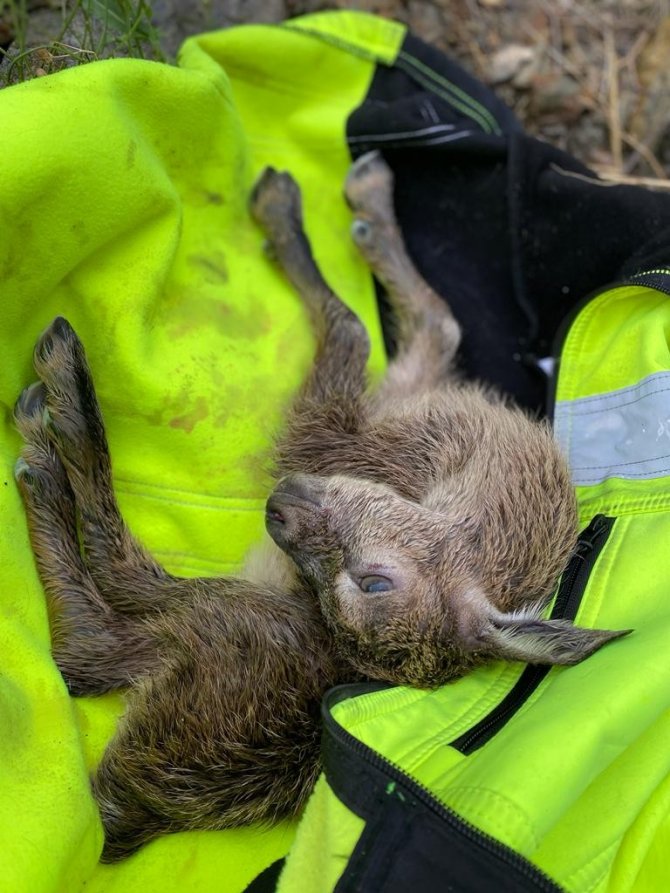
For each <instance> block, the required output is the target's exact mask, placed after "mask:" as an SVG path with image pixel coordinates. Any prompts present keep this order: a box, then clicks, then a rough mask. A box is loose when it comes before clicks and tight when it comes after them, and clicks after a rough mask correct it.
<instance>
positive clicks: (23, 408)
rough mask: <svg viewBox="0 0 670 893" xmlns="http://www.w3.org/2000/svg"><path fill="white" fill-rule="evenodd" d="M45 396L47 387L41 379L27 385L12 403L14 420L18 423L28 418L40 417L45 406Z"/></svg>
mask: <svg viewBox="0 0 670 893" xmlns="http://www.w3.org/2000/svg"><path fill="white" fill-rule="evenodd" d="M46 396H47V389H46V387H45V386H44V384H43V383H42V382H41V381H34V382H33V383H32V384H30V385H28V387H27V388H24V389H23V390H22V391H21V393H20V394H19V399H18V400H17V401H16V403H15V404H14V420H15V421H16V422H17V423H20V422H22V421H24V420H28V419H30V420H33V419H38V418H39V419H41V418H42V413H43V412H44V410H45V407H46Z"/></svg>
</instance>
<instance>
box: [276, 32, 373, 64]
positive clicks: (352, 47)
mask: <svg viewBox="0 0 670 893" xmlns="http://www.w3.org/2000/svg"><path fill="white" fill-rule="evenodd" d="M279 27H280V28H285V29H286V30H287V31H293V33H294V34H306V35H307V36H308V37H315V38H316V39H317V40H322V41H323V42H324V43H328V44H330V45H331V46H334V47H336V49H338V50H346V52H348V53H350V54H351V55H352V56H358V57H359V58H361V59H365V61H366V62H375V63H376V64H379V63H380V61H381V62H382V64H385V63H383V60H380V58H379V56H377V55H375V53H374V52H372V51H371V50H366V49H364V48H363V47H361V46H357V45H356V44H354V43H348V42H347V41H346V40H343V39H342V38H341V37H336V36H335V35H334V34H327V33H324V32H323V31H317V30H316V29H313V28H303V27H302V26H297V25H293V24H291V22H282V23H281V24H280V25H279Z"/></svg>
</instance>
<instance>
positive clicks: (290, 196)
mask: <svg viewBox="0 0 670 893" xmlns="http://www.w3.org/2000/svg"><path fill="white" fill-rule="evenodd" d="M301 204H302V203H301V199H300V187H299V186H298V184H297V183H296V181H295V180H294V179H293V177H292V176H291V175H290V174H288V173H286V172H285V171H277V170H275V169H274V168H273V167H266V168H265V170H264V171H263V172H262V173H261V175H260V177H259V178H258V180H257V181H256V184H255V185H254V187H253V189H252V190H251V196H250V198H249V210H250V212H251V215H252V217H253V218H254V219H255V220H256V221H257V222H258V223H260V224H261V226H263V227H264V228H265V229H267V230H269V231H272V230H274V229H279V230H280V231H283V230H286V229H287V228H288V227H289V226H294V227H296V226H297V227H298V228H301V227H302V210H301Z"/></svg>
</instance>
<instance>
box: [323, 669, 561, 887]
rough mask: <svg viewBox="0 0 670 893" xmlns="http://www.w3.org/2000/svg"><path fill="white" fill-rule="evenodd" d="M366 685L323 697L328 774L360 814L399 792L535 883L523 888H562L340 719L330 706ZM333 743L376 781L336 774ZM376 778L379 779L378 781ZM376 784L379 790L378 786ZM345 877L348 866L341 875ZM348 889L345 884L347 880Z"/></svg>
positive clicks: (400, 796)
mask: <svg viewBox="0 0 670 893" xmlns="http://www.w3.org/2000/svg"><path fill="white" fill-rule="evenodd" d="M356 689H358V690H356ZM345 690H346V691H345ZM363 690H367V689H366V688H364V687H362V686H349V685H346V686H345V685H343V686H338V687H337V688H334V689H332V690H331V692H329V694H328V695H327V696H326V698H325V699H324V702H323V719H324V757H325V758H324V769H325V774H326V778H327V780H328V784H329V785H330V787H331V788H332V790H333V791H334V792H335V794H336V795H337V796H338V797H339V798H340V799H341V800H342V801H343V802H344V803H345V805H346V806H348V807H349V808H350V809H352V810H353V811H354V812H356V814H357V815H359V816H361V814H363V815H362V817H363V818H365V819H366V821H367V820H369V818H370V816H369V815H367V814H365V813H367V812H368V810H367V809H366V807H365V805H364V802H363V801H365V802H367V803H371V802H372V801H374V802H375V803H377V804H378V803H379V799H378V798H379V796H380V795H385V796H394V797H396V798H398V799H399V800H401V801H403V803H405V804H407V801H408V800H412V799H413V800H414V801H415V802H418V803H419V804H421V805H422V806H423V807H425V808H426V809H427V810H428V811H429V812H430V813H432V814H433V815H435V816H436V817H437V818H438V819H440V820H441V821H442V822H443V823H444V824H445V825H447V826H448V827H449V828H450V829H451V830H452V831H454V832H455V833H456V834H457V835H458V836H459V838H461V839H465V840H466V841H468V843H469V844H471V845H472V846H473V848H476V849H477V850H478V851H480V852H483V853H486V854H488V855H489V856H493V857H494V858H495V859H496V860H497V861H498V862H499V863H500V865H501V868H504V869H506V870H508V871H514V872H515V873H516V874H517V876H518V877H519V878H523V879H525V880H526V881H528V882H530V883H531V884H532V888H527V887H525V888H524V889H532V890H533V891H539V893H562V891H561V888H560V887H559V886H558V885H557V884H555V883H554V881H552V880H551V878H550V877H549V876H548V875H546V874H545V873H544V872H543V871H541V870H540V869H539V868H537V867H536V866H535V865H533V863H532V862H529V861H528V860H527V859H525V858H524V857H523V856H520V855H519V854H518V853H517V852H515V851H514V850H513V849H511V848H510V847H508V846H505V844H503V843H501V842H500V841H499V840H496V839H495V838H494V837H491V836H490V835H489V834H485V833H484V832H483V831H480V830H479V829H478V828H476V827H475V826H474V825H472V824H470V822H468V821H466V820H465V819H463V818H462V817H461V816H459V815H458V813H456V812H454V811H453V810H452V809H450V808H449V807H447V806H445V805H444V804H443V803H441V802H440V801H439V800H437V799H436V797H434V796H433V794H432V793H431V792H430V791H429V790H428V788H426V787H424V786H423V785H422V784H421V782H419V781H417V780H416V779H414V778H412V777H411V776H409V775H407V774H406V773H405V772H403V770H402V769H400V768H399V767H398V766H396V765H395V763H392V762H391V761H390V760H388V759H387V758H386V757H383V756H382V755H381V754H380V753H378V752H377V751H375V750H373V749H372V748H370V747H368V745H367V744H364V743H363V742H362V741H360V740H359V739H358V738H355V737H354V736H353V735H352V734H351V733H349V732H348V731H347V730H346V729H344V728H343V727H342V726H341V725H340V724H339V723H338V722H337V720H335V718H334V717H333V716H332V715H331V713H330V708H331V707H332V706H333V705H334V703H337V702H338V701H339V700H343V699H344V697H349V696H354V695H355V694H360V693H361V692H362V691H363ZM328 738H330V739H331V741H330V742H328ZM329 743H330V744H331V745H332V744H335V745H336V747H338V748H340V749H342V750H344V751H345V752H346V754H347V755H348V756H350V757H355V758H357V759H359V760H362V761H364V762H365V763H366V764H367V765H368V766H369V767H370V768H371V769H372V770H374V771H375V774H376V775H377V776H378V777H377V779H374V780H373V782H372V785H371V784H370V780H369V779H367V780H366V783H365V784H361V781H362V779H361V777H360V775H359V774H355V775H354V776H353V778H354V781H349V783H347V781H348V780H349V779H350V778H351V777H352V776H345V779H344V780H343V778H340V777H335V776H336V773H333V771H332V766H333V765H337V764H338V758H337V756H335V755H333V758H332V759H330V760H329V759H328V756H329V754H328V750H329V747H328V744H329ZM329 764H330V765H329ZM379 775H381V778H382V784H379V781H380V779H379ZM375 780H376V781H377V784H375V783H374V781H375ZM375 788H376V790H374V789H375ZM345 878H346V871H345V875H344V876H343V877H342V881H344V880H345ZM338 887H339V885H338ZM344 889H346V886H345V887H344Z"/></svg>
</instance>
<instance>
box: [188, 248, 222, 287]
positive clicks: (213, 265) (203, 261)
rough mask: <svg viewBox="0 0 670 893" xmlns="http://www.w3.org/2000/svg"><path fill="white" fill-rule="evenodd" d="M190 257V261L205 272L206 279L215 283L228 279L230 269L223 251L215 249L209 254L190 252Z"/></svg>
mask: <svg viewBox="0 0 670 893" xmlns="http://www.w3.org/2000/svg"><path fill="white" fill-rule="evenodd" d="M188 259H189V261H190V263H192V264H193V265H194V266H196V267H198V268H199V269H200V270H201V271H203V272H204V274H205V276H204V278H205V281H208V282H212V283H214V284H216V283H219V282H227V281H228V269H227V267H226V261H225V258H224V256H223V252H221V251H215V252H212V253H211V254H209V255H204V254H190V255H189V257H188Z"/></svg>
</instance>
